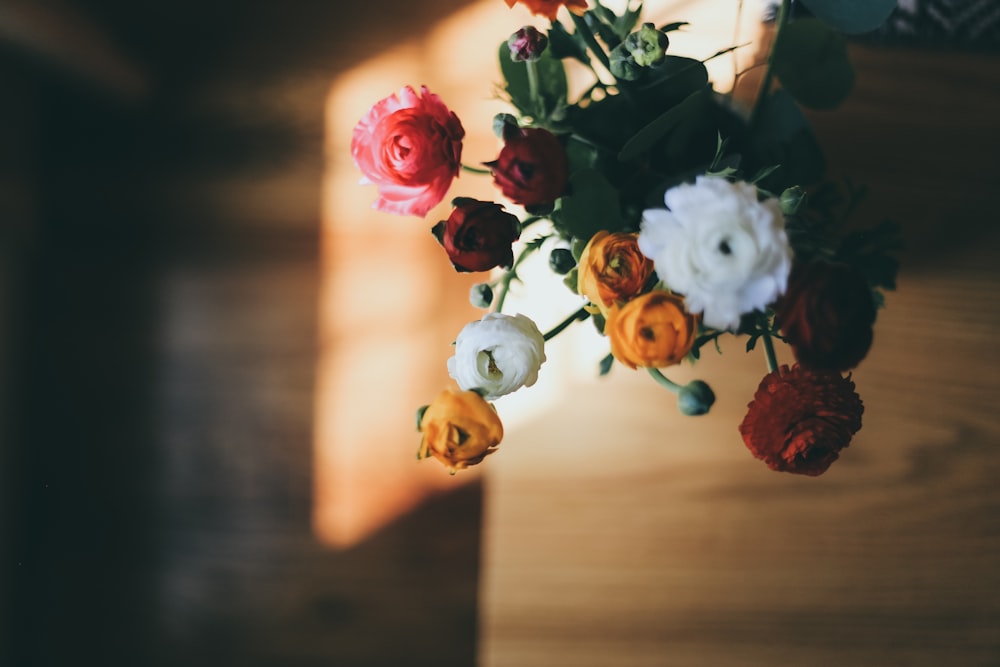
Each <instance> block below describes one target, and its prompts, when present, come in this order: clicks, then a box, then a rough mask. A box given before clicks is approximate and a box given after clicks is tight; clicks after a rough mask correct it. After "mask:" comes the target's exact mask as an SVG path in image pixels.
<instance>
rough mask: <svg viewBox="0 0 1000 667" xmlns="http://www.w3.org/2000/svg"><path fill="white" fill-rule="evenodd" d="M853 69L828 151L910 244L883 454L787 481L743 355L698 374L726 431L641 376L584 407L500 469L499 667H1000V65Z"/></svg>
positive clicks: (826, 129) (876, 410)
mask: <svg viewBox="0 0 1000 667" xmlns="http://www.w3.org/2000/svg"><path fill="white" fill-rule="evenodd" d="M853 54H854V59H855V62H856V64H857V66H858V84H857V89H856V91H855V94H854V96H853V98H852V99H851V101H850V102H849V103H848V104H847V105H846V106H845V107H844V108H843V109H841V110H840V111H837V112H835V113H833V114H814V122H815V126H816V129H817V133H818V135H819V138H820V141H821V143H822V144H823V145H824V146H825V147H826V148H827V155H828V157H829V159H830V166H831V175H834V176H836V175H838V174H849V175H850V176H851V177H852V178H853V179H854V180H855V182H856V183H865V184H867V185H868V186H869V187H870V189H871V192H872V195H871V197H870V199H869V201H868V202H867V203H866V204H865V205H863V206H862V208H861V209H860V211H859V217H860V221H861V222H864V223H873V222H878V221H879V220H881V219H882V218H883V217H885V216H891V217H893V218H894V219H896V220H897V221H899V222H900V223H902V224H903V226H904V230H905V231H904V234H905V235H906V239H907V244H908V249H907V251H906V252H905V253H904V266H903V271H902V274H901V278H900V281H899V289H898V291H897V292H895V293H890V294H889V297H888V307H887V308H886V309H885V310H884V311H882V312H881V313H880V316H879V321H878V325H877V328H876V340H875V346H874V349H873V351H872V352H871V354H870V355H869V358H868V359H867V360H866V361H865V362H864V363H863V364H862V365H861V367H860V368H859V369H858V370H857V371H856V372H855V373H854V376H853V377H854V379H855V381H856V383H857V388H858V392H859V393H860V395H861V396H862V399H863V400H864V404H865V415H864V426H863V428H862V430H861V431H860V433H859V434H858V435H857V436H856V437H855V439H854V441H853V443H852V445H851V446H850V447H849V448H848V449H847V450H845V451H844V452H843V454H842V456H841V459H840V460H839V461H838V462H836V463H835V464H834V465H833V467H832V468H831V469H830V470H829V471H828V472H827V473H826V474H825V475H824V476H822V477H819V478H802V477H798V476H793V475H788V474H779V473H775V472H771V471H770V470H768V469H767V468H766V467H765V466H764V465H763V464H762V463H761V462H759V461H757V460H755V459H754V458H753V457H752V456H751V455H750V454H749V452H748V451H747V450H746V449H745V447H744V446H743V443H742V441H741V439H740V436H739V433H738V432H737V430H736V427H737V425H738V424H739V422H740V420H741V419H742V417H743V414H744V413H745V409H746V403H747V402H748V400H749V399H750V397H751V396H752V394H753V391H754V389H755V388H756V385H757V383H758V381H759V380H760V377H761V376H762V375H763V373H764V370H765V369H764V360H763V358H762V354H761V353H760V352H757V353H752V354H749V355H747V354H744V352H743V350H742V343H741V342H740V341H731V343H730V344H729V345H727V346H725V347H724V350H723V352H724V353H723V354H722V355H721V356H717V355H714V354H708V355H707V356H706V357H705V358H703V360H702V362H700V363H699V364H698V366H697V367H696V368H694V369H690V368H685V369H682V370H681V371H679V372H677V373H676V374H677V375H678V377H679V378H681V379H687V378H688V377H701V378H703V379H705V380H707V381H709V382H710V383H711V384H712V386H713V387H714V388H715V389H716V394H717V395H718V396H719V400H718V403H717V404H716V406H715V408H714V409H713V411H712V413H711V415H709V416H706V417H700V418H687V417H683V416H681V415H679V414H678V413H677V411H676V408H675V407H674V405H673V400H672V397H670V396H669V395H668V394H666V392H664V391H662V390H660V389H659V388H658V387H657V386H656V385H655V384H654V383H653V382H652V381H651V380H650V379H649V378H648V377H645V376H644V375H642V374H637V373H630V372H628V371H627V370H626V369H623V368H621V367H618V368H617V369H616V370H615V371H614V373H613V375H612V377H609V378H605V379H596V378H595V379H592V380H586V379H585V380H579V381H574V382H573V383H572V385H571V386H569V387H567V388H564V390H563V394H562V395H563V398H562V399H561V400H560V401H559V402H558V403H557V404H556V405H555V406H554V407H553V408H552V409H551V410H550V411H549V412H548V413H547V414H546V415H544V416H542V417H539V418H536V419H534V420H533V421H530V422H529V423H526V424H524V425H522V426H520V427H518V428H516V429H514V430H512V432H510V433H509V434H508V436H507V439H506V442H505V444H504V451H503V455H497V456H495V457H493V460H492V461H491V462H490V464H491V468H490V470H489V472H488V474H487V475H486V478H485V493H486V496H485V499H484V504H485V518H484V525H485V529H484V530H485V534H484V538H483V540H484V541H483V549H484V553H483V571H484V575H483V577H484V578H483V582H482V591H481V606H482V610H481V614H482V628H483V629H482V635H483V640H482V643H481V646H480V652H479V654H480V661H481V664H482V665H483V667H515V666H516V667H535V666H537V667H561V666H564V665H565V666H570V665H572V666H573V667H589V666H594V667H597V666H601V667H604V666H607V665H615V666H616V667H617V666H626V667H640V666H658V667H659V666H662V665H684V666H687V665H692V666H694V665H706V666H707V665H711V666H713V667H720V666H725V665H773V664H789V665H872V666H875V665H934V666H938V665H983V666H985V665H996V664H1000V570H998V568H997V557H998V554H1000V490H998V487H997V484H996V478H997V475H998V473H1000V422H998V418H997V407H996V406H997V403H998V401H1000V376H998V372H997V371H998V361H1000V357H998V352H997V346H996V343H995V333H996V331H997V330H998V327H1000V312H998V308H997V301H996V294H997V290H998V289H1000V270H998V268H997V251H998V250H1000V245H998V243H997V240H998V235H997V229H996V223H997V222H998V214H997V204H998V203H1000V198H998V196H997V189H996V186H995V179H996V176H997V168H996V165H995V161H994V159H995V158H994V154H995V150H996V148H998V147H1000V131H998V123H997V121H998V119H1000V95H998V90H1000V87H998V86H997V84H998V82H1000V60H997V59H996V58H993V57H989V56H969V55H959V54H946V53H927V52H909V51H895V50H880V49H876V48H872V47H867V48H862V47H856V48H855V49H854V52H853ZM559 354H560V351H559V348H558V347H553V348H552V355H550V356H556V355H559ZM784 358H786V359H787V358H788V356H787V353H786V354H785V357H784ZM501 410H502V407H501Z"/></svg>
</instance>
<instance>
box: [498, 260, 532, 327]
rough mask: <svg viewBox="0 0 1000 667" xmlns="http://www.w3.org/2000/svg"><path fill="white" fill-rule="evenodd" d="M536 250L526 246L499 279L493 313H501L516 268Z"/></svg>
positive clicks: (514, 277) (515, 273) (515, 276)
mask: <svg viewBox="0 0 1000 667" xmlns="http://www.w3.org/2000/svg"><path fill="white" fill-rule="evenodd" d="M537 249H538V247H537V246H530V245H529V246H526V247H525V248H524V250H522V251H521V254H519V255H518V256H517V259H515V260H514V265H513V266H511V267H510V268H509V269H507V271H506V273H504V274H503V277H501V278H500V284H499V286H498V287H497V290H498V294H497V299H496V301H495V302H494V306H493V312H496V313H499V312H502V311H503V304H504V301H506V300H507V293H508V292H510V284H511V282H513V281H514V280H515V279H517V267H519V266H521V262H523V261H524V260H525V259H527V257H528V255H530V254H531V253H533V252H534V251H535V250H537Z"/></svg>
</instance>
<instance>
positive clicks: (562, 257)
mask: <svg viewBox="0 0 1000 667" xmlns="http://www.w3.org/2000/svg"><path fill="white" fill-rule="evenodd" d="M574 266H576V260H575V259H573V252H572V251H571V250H570V249H569V248H556V249H555V250H553V251H552V252H551V253H549V268H550V269H552V270H553V271H555V272H556V273H558V274H559V275H560V276H564V275H566V274H567V273H569V272H570V271H572V270H573V267H574Z"/></svg>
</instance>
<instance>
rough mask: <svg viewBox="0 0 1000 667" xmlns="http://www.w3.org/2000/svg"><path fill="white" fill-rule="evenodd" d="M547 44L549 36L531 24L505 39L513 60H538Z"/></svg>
mask: <svg viewBox="0 0 1000 667" xmlns="http://www.w3.org/2000/svg"><path fill="white" fill-rule="evenodd" d="M548 45H549V38H548V37H546V36H545V34H544V33H541V32H539V31H538V30H537V29H536V28H534V27H532V26H530V25H529V26H525V27H523V28H521V29H520V30H518V31H517V32H515V33H514V34H513V35H511V36H510V37H509V38H508V39H507V46H508V47H510V58H511V60H513V61H514V62H520V61H524V60H538V58H539V57H540V56H541V55H542V51H544V50H545V47H546V46H548Z"/></svg>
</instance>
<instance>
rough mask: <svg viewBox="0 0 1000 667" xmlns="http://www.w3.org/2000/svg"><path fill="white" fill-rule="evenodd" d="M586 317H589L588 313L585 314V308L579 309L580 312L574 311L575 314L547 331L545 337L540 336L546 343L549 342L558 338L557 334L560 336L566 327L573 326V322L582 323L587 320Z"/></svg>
mask: <svg viewBox="0 0 1000 667" xmlns="http://www.w3.org/2000/svg"><path fill="white" fill-rule="evenodd" d="M588 317H590V313H588V312H587V309H586V308H581V309H580V310H578V311H576V312H575V313H573V314H572V315H570V316H569V317H567V318H566V319H564V320H563V321H562V322H560V323H559V324H557V325H555V326H554V327H552V329H550V330H549V331H547V332H545V335H544V336H542V338H544V339H545V340H546V341H550V340H552V339H553V338H555V337H556V336H558V335H559V334H561V333H562V332H563V330H564V329H565V328H566V327H568V326H569V325H571V324H573V322H577V321H583V320H585V319H587V318H588Z"/></svg>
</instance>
